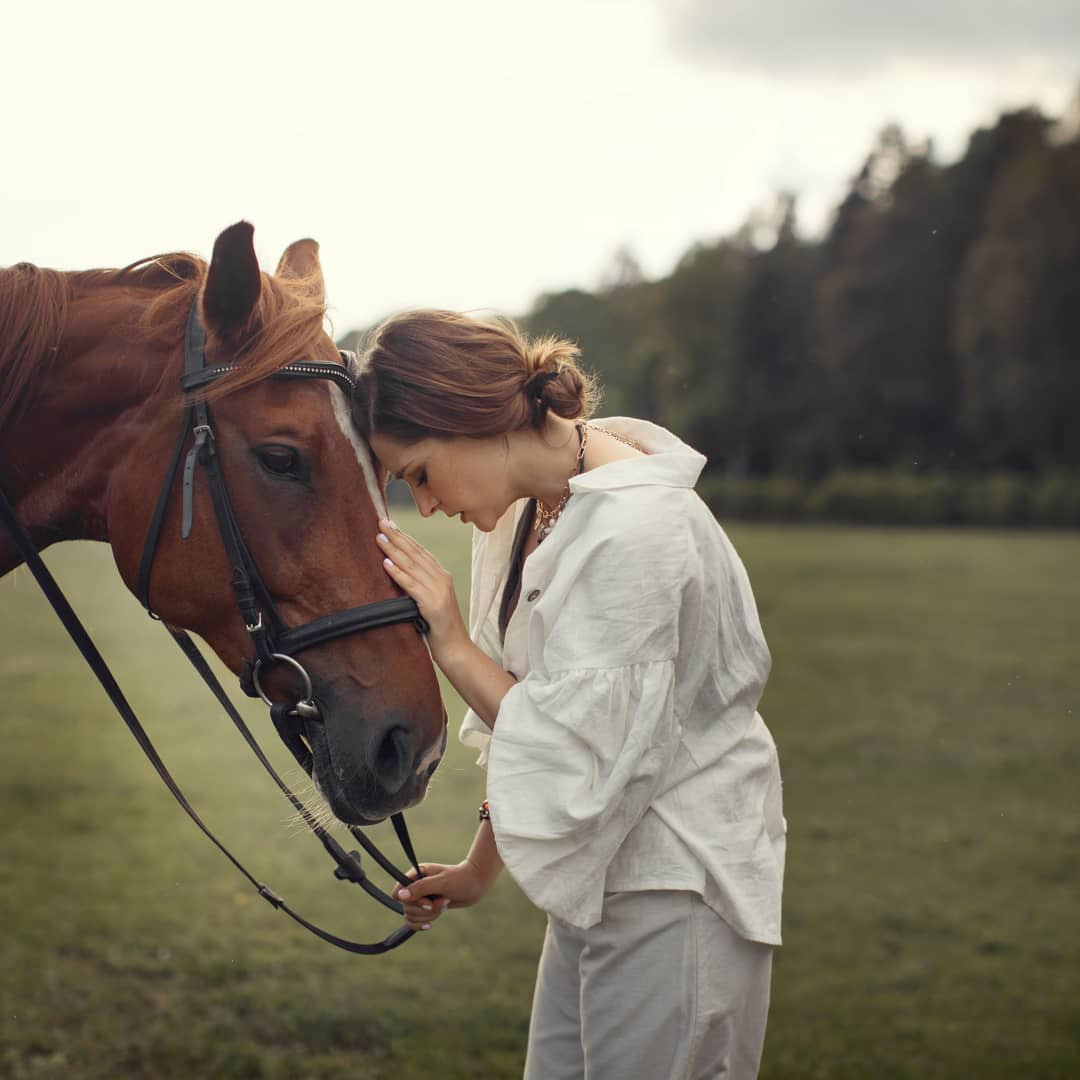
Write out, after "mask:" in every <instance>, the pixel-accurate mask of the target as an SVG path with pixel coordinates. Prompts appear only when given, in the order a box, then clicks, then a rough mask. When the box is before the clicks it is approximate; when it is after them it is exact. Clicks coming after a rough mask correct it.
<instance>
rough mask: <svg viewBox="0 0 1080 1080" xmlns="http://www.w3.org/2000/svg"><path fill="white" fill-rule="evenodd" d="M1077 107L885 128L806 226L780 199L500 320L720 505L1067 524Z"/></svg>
mask: <svg viewBox="0 0 1080 1080" xmlns="http://www.w3.org/2000/svg"><path fill="white" fill-rule="evenodd" d="M1078 103H1080V98H1078ZM1077 111H1078V110H1077V108H1074V109H1073V110H1072V112H1073V114H1074V115H1072V116H1071V118H1066V119H1052V118H1049V117H1047V116H1045V115H1042V114H1041V113H1040V112H1039V111H1037V110H1036V109H1033V108H1026V109H1021V110H1018V111H1014V112H1008V113H1004V114H1002V115H1001V116H1000V117H998V119H997V120H996V122H995V123H994V125H993V126H992V127H989V128H983V129H979V130H977V131H975V132H974V133H973V134H972V135H971V137H970V139H969V141H968V144H967V147H966V150H965V151H964V153H963V155H962V156H961V157H960V158H959V160H957V161H955V162H953V163H951V164H942V163H940V162H938V161H937V160H935V156H934V153H933V150H932V147H931V146H930V145H929V144H928V143H914V142H912V141H911V140H909V139H908V137H907V136H906V135H905V134H904V132H903V131H902V130H901V129H900V128H899V127H898V126H896V125H889V126H887V127H885V128H884V129H883V130H882V131H881V132H880V134H879V136H878V138H877V140H876V142H875V144H874V145H873V147H872V148H871V150H870V152H869V153H868V155H867V157H866V159H865V161H864V163H863V165H862V167H861V169H860V170H859V171H858V173H857V175H856V176H855V177H854V178H853V179H852V181H851V183H850V187H849V189H848V191H847V192H846V195H845V197H844V198H843V200H842V201H841V202H840V205H839V206H837V207H836V209H835V211H834V212H833V214H832V216H831V222H830V224H829V226H828V229H827V230H826V232H825V234H824V236H823V237H821V238H820V239H807V238H805V237H803V236H801V235H800V232H799V229H798V223H797V200H796V196H795V195H794V194H789V193H784V194H781V195H779V196H778V197H777V198H776V200H775V204H774V205H773V206H771V207H770V208H769V209H768V210H766V211H759V212H755V213H753V214H751V215H750V217H749V218H748V219H747V221H746V222H745V223H744V225H743V226H742V227H740V228H739V229H738V230H736V231H735V232H734V233H733V234H732V235H730V236H725V237H723V238H721V239H719V240H717V241H715V242H711V243H700V244H696V245H694V246H693V247H692V248H691V249H690V250H689V251H687V252H686V254H685V255H684V256H683V257H682V259H681V260H680V261H679V262H678V264H677V265H676V266H675V268H674V269H673V270H672V272H671V273H670V274H669V275H667V276H666V277H664V278H661V279H659V280H646V279H645V278H644V276H643V275H642V273H641V271H640V269H639V268H638V266H637V264H636V262H635V260H634V258H633V256H632V254H631V253H629V252H626V251H624V252H621V253H619V254H618V256H617V257H616V259H615V261H614V265H613V267H612V271H611V273H610V274H609V275H608V279H607V280H606V282H605V284H604V285H602V286H601V287H598V288H596V289H595V290H593V291H587V290H582V289H570V290H566V291H562V292H552V293H547V294H544V295H542V296H541V297H539V299H538V300H537V301H536V303H535V304H534V306H533V308H532V310H531V311H529V312H528V314H527V315H526V316H524V318H522V319H521V322H522V323H523V325H524V326H525V327H526V328H527V329H528V330H530V331H532V332H551V333H556V334H559V335H562V336H567V337H570V338H572V339H574V340H575V341H577V342H578V343H579V344H580V345H581V347H582V352H583V356H584V360H585V363H586V365H587V366H589V367H591V368H593V369H594V370H595V371H596V372H597V373H598V375H599V376H600V378H601V381H602V383H603V385H604V387H605V404H604V409H603V412H605V413H607V414H609V415H611V414H628V415H635V416H641V417H645V418H648V419H653V420H656V421H658V422H660V423H662V424H664V425H665V426H667V427H670V428H672V429H673V430H675V431H676V432H678V433H679V434H680V435H682V436H683V437H684V438H686V440H687V441H688V442H690V443H692V444H693V445H695V446H696V447H698V448H699V449H701V450H702V451H703V452H704V453H705V454H706V455H707V456H708V458H709V466H708V473H707V478H706V483H705V485H704V486H705V488H706V489H707V490H708V491H709V492H711V494H712V497H713V501H714V502H715V503H716V504H717V505H718V506H719V507H721V508H723V509H725V510H735V511H740V510H742V511H746V512H750V513H754V512H759V513H764V514H766V515H767V516H778V517H805V516H841V517H851V516H855V517H860V516H861V517H864V518H866V519H867V520H889V519H898V520H902V519H905V518H908V517H910V516H912V512H913V510H918V512H917V513H915V516H916V517H918V516H919V513H922V514H924V515H925V514H927V513H930V512H929V511H927V509H926V506H927V505H929V504H926V503H925V499H926V498H927V497H928V496H927V492H928V491H930V490H931V489H933V491H936V492H937V501H936V502H935V501H934V500H933V499H931V500H930V502H931V503H933V505H934V506H936V507H937V508H938V509H937V510H934V511H933V512H932V513H930V516H931V517H932V518H934V519H936V520H958V521H962V520H975V521H980V520H982V521H997V520H1001V521H1010V520H1016V521H1027V520H1033V521H1034V520H1039V521H1046V522H1050V523H1058V524H1080V490H1078V487H1080V485H1078V483H1077V481H1078V479H1080V131H1078V129H1080V123H1078V122H1077V120H1078V118H1077V116H1076V115H1075V113H1076V112H1077ZM875 478H876V479H875ZM943 478H947V479H943ZM1040 484H1042V485H1043V487H1044V488H1046V490H1045V491H1043V493H1042V495H1041V496H1040V498H1042V500H1043V502H1044V503H1045V502H1047V501H1048V502H1049V503H1050V504H1053V505H1052V507H1051V509H1050V510H1049V511H1047V510H1046V507H1045V506H1044V507H1043V508H1042V509H1038V508H1035V509H1033V502H1032V500H1033V499H1034V498H1035V495H1034V494H1033V493H1035V492H1036V491H1037V489H1038V488H1039V485H1040ZM897 485H899V486H900V487H903V490H904V491H905V492H906V493H907V494H906V496H903V497H902V496H901V495H900V494H898V493H897V492H896V491H894V490H893V489H894V488H897ZM950 485H951V486H950ZM980 485H981V486H980ZM1046 485H1049V487H1046ZM838 491H839V495H837V492H838ZM867 491H870V492H872V497H870V498H869V502H870V503H872V504H873V505H875V506H877V507H878V509H876V510H875V509H872V508H871V509H869V510H867V508H866V505H867V495H866V493H867ZM973 491H974V492H979V491H981V492H983V495H981V496H978V495H976V496H973V495H972V494H971V493H972V492H973ZM859 492H862V495H860V494H859ZM943 492H944V493H945V494H943ZM987 492H989V494H987ZM770 493H771V494H770ZM830 493H831V494H830ZM852 500H854V502H853V501H852ZM860 500H861V502H860ZM875 500H876V502H875ZM905 500H906V501H905ZM980 500H982V503H985V504H986V505H989V504H994V506H996V507H997V508H996V509H994V510H992V511H991V510H987V509H986V506H983V509H981V510H980V509H979V508H978V507H979V505H982V503H980ZM1063 500H1064V503H1063ZM1035 501H1036V502H1037V501H1038V499H1035ZM1064 504H1067V506H1066V505H1064ZM853 505H854V506H855V507H856V509H855V510H854V511H853V510H852V506H853ZM860 505H861V506H862V509H859V506H860ZM838 506H839V507H841V509H840V510H837V509H836V507H838ZM905 506H907V509H905V508H904V507H905ZM882 507H884V509H882ZM965 507H966V509H965ZM1003 507H1004V509H1003ZM755 508H756V510H755ZM830 508H831V509H830Z"/></svg>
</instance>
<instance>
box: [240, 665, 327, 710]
mask: <svg viewBox="0 0 1080 1080" xmlns="http://www.w3.org/2000/svg"><path fill="white" fill-rule="evenodd" d="M270 657H271V659H273V660H277V661H279V662H280V663H282V664H288V665H289V667H291V668H292V669H293V671H295V672H297V673H298V674H299V675H300V678H301V679H303V680H304V691H305V695H304V697H303V698H301V699H300V701H298V702H297V703H296V706H295V708H296V711H297V712H298V713H299V714H300V715H301V716H303V717H305V718H310V717H313V716H318V715H319V709H318V706H317V705H316V704H315V695H314V692H313V690H312V688H311V676H310V675H308V673H307V672H306V671H305V670H304V668H303V666H302V665H301V664H299V663H297V661H295V660H294V659H293V658H292V657H291V656H286V655H285V654H284V653H279V652H276V653H271V654H270ZM262 663H263V662H262V660H261V659H259V660H256V661H255V666H254V668H252V671H251V681H252V683H254V685H255V691H256V693H257V694H258V695H259V697H261V698H262V699H263V701H264V702H265V703H266V704H267V705H273V704H274V703H273V702H272V701H271V700H270V699H269V698H268V697H267V696H266V691H265V690H263V688H262V685H261V684H260V683H259V668H260V667H262Z"/></svg>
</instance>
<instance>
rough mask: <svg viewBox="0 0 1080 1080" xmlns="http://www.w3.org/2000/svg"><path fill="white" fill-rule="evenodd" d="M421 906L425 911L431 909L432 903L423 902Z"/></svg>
mask: <svg viewBox="0 0 1080 1080" xmlns="http://www.w3.org/2000/svg"><path fill="white" fill-rule="evenodd" d="M420 907H421V908H423V909H424V911H430V910H431V905H430V904H421V905H420Z"/></svg>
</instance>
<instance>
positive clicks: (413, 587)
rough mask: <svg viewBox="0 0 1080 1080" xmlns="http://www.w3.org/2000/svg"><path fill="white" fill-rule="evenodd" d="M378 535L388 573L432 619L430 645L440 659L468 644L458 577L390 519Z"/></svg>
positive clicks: (421, 612)
mask: <svg viewBox="0 0 1080 1080" xmlns="http://www.w3.org/2000/svg"><path fill="white" fill-rule="evenodd" d="M379 528H380V529H381V530H382V531H381V532H380V533H379V534H378V537H377V541H378V544H379V547H380V548H381V549H382V553H383V556H384V558H383V566H385V567H386V572H387V573H388V574H389V575H390V577H391V578H393V580H394V582H395V583H396V584H397V585H399V586H400V587H401V588H402V589H404V591H405V592H406V593H408V594H409V596H411V597H412V598H413V599H414V600H415V601H416V606H417V607H418V608H419V609H420V614H421V615H423V616H424V618H425V619H426V620H427V622H428V626H429V627H430V630H429V631H428V644H429V645H430V646H431V653H432V656H434V658H435V660H436V662H437V663H438V662H440V661H441V660H442V658H443V657H445V656H447V655H448V654H449V653H450V651H451V650H452V649H453V648H455V647H458V646H461V645H463V644H466V643H467V642H468V640H469V635H468V631H467V630H466V628H465V623H464V621H463V620H462V618H461V609H460V608H459V607H458V602H457V594H456V593H455V592H454V579H453V577H452V576H451V574H450V571H449V570H447V569H446V568H445V567H444V566H443V565H442V563H440V562H439V560H438V559H436V558H435V556H434V555H432V554H431V552H430V551H428V549H427V548H425V547H424V546H423V545H422V544H419V543H417V542H416V541H415V540H414V539H413V538H412V537H411V536H409V534H408V533H404V532H402V531H401V530H400V529H399V528H398V527H397V526H396V525H395V524H394V523H393V522H392V521H390V520H389V519H388V518H381V519H380V520H379Z"/></svg>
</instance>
